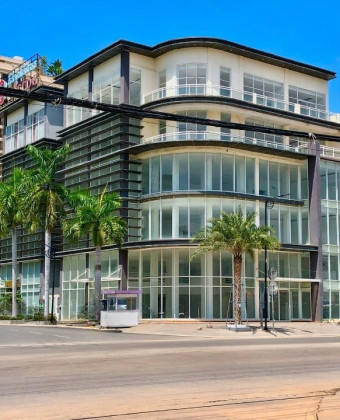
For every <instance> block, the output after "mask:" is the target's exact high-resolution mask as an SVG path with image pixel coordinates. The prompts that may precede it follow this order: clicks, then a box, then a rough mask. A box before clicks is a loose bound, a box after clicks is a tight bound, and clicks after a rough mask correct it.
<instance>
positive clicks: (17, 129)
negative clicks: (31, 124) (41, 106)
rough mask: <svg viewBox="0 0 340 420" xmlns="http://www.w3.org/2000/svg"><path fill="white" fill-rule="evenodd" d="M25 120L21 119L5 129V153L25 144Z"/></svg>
mask: <svg viewBox="0 0 340 420" xmlns="http://www.w3.org/2000/svg"><path fill="white" fill-rule="evenodd" d="M37 114H38V112H37ZM24 129H25V125H24V120H23V119H21V120H19V121H17V122H15V123H14V124H11V125H9V126H7V127H6V130H5V153H9V152H12V151H13V150H16V149H18V148H19V147H23V146H24Z"/></svg>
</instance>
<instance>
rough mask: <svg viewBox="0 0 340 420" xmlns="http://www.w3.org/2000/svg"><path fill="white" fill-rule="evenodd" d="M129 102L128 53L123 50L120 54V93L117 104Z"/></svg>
mask: <svg viewBox="0 0 340 420" xmlns="http://www.w3.org/2000/svg"><path fill="white" fill-rule="evenodd" d="M129 102H130V52H129V51H128V50H123V51H122V52H121V54H120V92H119V103H121V104H128V103H129Z"/></svg>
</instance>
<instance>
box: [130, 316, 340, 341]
mask: <svg viewBox="0 0 340 420" xmlns="http://www.w3.org/2000/svg"><path fill="white" fill-rule="evenodd" d="M249 327H251V331H238V332H234V331H229V330H228V329H227V328H226V323H225V322H201V321H178V320H177V321H174V320H150V321H146V320H144V321H142V322H141V323H140V324H139V325H138V326H136V327H131V328H126V329H123V331H124V333H127V334H152V335H170V336H186V337H207V338H228V339H232V338H234V337H237V338H252V337H253V338H275V337H280V338H283V337H286V338H291V337H318V336H320V337H322V336H339V337H340V323H339V324H338V323H337V322H332V323H329V322H325V323H315V322H276V323H275V330H273V329H272V323H271V322H268V330H269V331H263V330H262V329H261V326H260V323H259V322H249Z"/></svg>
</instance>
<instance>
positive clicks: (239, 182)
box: [235, 156, 246, 193]
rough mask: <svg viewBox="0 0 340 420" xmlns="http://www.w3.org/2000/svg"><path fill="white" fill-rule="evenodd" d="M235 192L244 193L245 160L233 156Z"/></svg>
mask: <svg viewBox="0 0 340 420" xmlns="http://www.w3.org/2000/svg"><path fill="white" fill-rule="evenodd" d="M235 191H237V192H242V193H244V192H246V168H245V158H244V157H239V156H235Z"/></svg>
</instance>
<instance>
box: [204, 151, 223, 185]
mask: <svg viewBox="0 0 340 420" xmlns="http://www.w3.org/2000/svg"><path fill="white" fill-rule="evenodd" d="M207 156H208V155H207ZM209 157H210V159H211V160H210V162H211V189H212V190H214V191H220V190H221V155H217V154H212V155H209ZM208 179H209V173H208V171H207V181H208Z"/></svg>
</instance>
